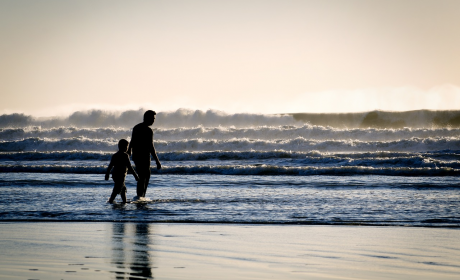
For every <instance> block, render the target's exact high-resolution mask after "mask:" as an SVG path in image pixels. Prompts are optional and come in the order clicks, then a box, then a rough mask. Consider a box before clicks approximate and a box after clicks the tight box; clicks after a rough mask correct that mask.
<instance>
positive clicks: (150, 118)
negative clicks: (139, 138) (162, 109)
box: [144, 110, 157, 125]
mask: <svg viewBox="0 0 460 280" xmlns="http://www.w3.org/2000/svg"><path fill="white" fill-rule="evenodd" d="M156 114H157V113H155V111H152V110H148V111H146V112H145V113H144V123H145V124H147V125H152V124H153V123H154V122H155V115H156Z"/></svg>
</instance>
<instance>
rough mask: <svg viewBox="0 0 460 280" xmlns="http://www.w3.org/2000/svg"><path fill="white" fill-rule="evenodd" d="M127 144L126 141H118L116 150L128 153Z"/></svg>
mask: <svg viewBox="0 0 460 280" xmlns="http://www.w3.org/2000/svg"><path fill="white" fill-rule="evenodd" d="M128 144H129V142H128V140H126V139H121V140H120V141H118V150H119V151H122V152H126V151H128Z"/></svg>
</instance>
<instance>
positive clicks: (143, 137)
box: [128, 110, 161, 197]
mask: <svg viewBox="0 0 460 280" xmlns="http://www.w3.org/2000/svg"><path fill="white" fill-rule="evenodd" d="M156 114H157V113H155V112H154V111H151V110H148V111H147V112H145V113H144V122H142V123H140V124H137V125H136V126H135V127H133V135H132V137H131V142H130V143H129V147H128V154H129V155H131V153H132V155H133V161H134V164H135V166H136V172H137V175H138V176H139V181H137V196H138V197H145V193H146V192H147V186H148V184H149V180H150V161H151V158H150V155H152V156H153V159H154V160H155V162H156V163H157V169H161V163H160V160H159V159H158V156H157V153H156V151H155V147H154V146H153V131H152V129H151V128H150V126H151V125H152V124H153V123H154V122H155V115H156Z"/></svg>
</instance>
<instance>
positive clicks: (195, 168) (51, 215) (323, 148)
mask: <svg viewBox="0 0 460 280" xmlns="http://www.w3.org/2000/svg"><path fill="white" fill-rule="evenodd" d="M143 112H144V110H143V109H139V110H130V111H124V112H107V111H101V110H90V111H78V112H73V113H71V114H69V115H68V116H63V117H50V118H38V117H34V116H29V115H24V114H8V115H2V116H0V192H1V193H2V199H1V200H0V221H5V222H6V221H85V222H112V221H117V222H118V221H121V222H174V223H176V222H177V223H229V224H232V223H234V224H313V225H373V226H414V227H415V226H417V227H418V226H425V227H460V185H459V183H458V181H459V178H460V177H459V176H460V121H459V120H460V111H425V110H421V111H412V112H381V111H374V112H365V113H353V114H273V115H263V114H249V113H247V114H229V113H225V112H220V111H213V110H209V111H199V110H185V109H180V110H177V111H173V112H158V114H157V118H156V122H155V123H154V124H153V126H152V129H153V131H154V143H155V148H156V150H157V153H158V157H159V159H160V161H161V162H162V166H163V168H162V169H161V170H156V168H155V166H154V165H153V166H152V176H151V180H150V185H149V188H148V190H147V197H148V201H144V202H133V201H131V203H127V204H123V203H120V198H119V197H117V199H116V201H117V202H116V203H114V204H109V203H107V199H108V197H109V196H110V193H111V191H112V187H113V182H112V181H111V180H110V181H105V180H104V173H105V170H106V168H107V166H108V164H109V161H110V157H111V155H112V154H113V153H115V152H116V151H117V142H118V140H119V139H121V138H125V139H127V140H130V136H131V129H132V127H133V126H134V125H136V124H137V123H139V122H141V121H142V115H143ZM126 185H127V189H128V193H127V197H128V198H129V199H130V200H131V198H133V197H134V196H135V195H136V191H135V189H136V182H135V180H134V177H133V176H132V175H130V174H128V176H127V179H126Z"/></svg>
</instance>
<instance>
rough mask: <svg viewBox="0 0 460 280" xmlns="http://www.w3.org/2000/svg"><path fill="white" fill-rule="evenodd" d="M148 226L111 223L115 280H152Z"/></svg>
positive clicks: (143, 224)
mask: <svg viewBox="0 0 460 280" xmlns="http://www.w3.org/2000/svg"><path fill="white" fill-rule="evenodd" d="M149 226H150V225H149V224H147V223H134V224H131V223H113V224H112V260H111V263H112V264H113V265H114V266H115V267H116V270H114V271H111V272H112V273H114V275H115V279H153V274H152V266H151V263H152V260H151V257H150V249H149V246H148V245H149V243H150V242H151V241H150V237H149V232H150V228H149Z"/></svg>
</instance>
